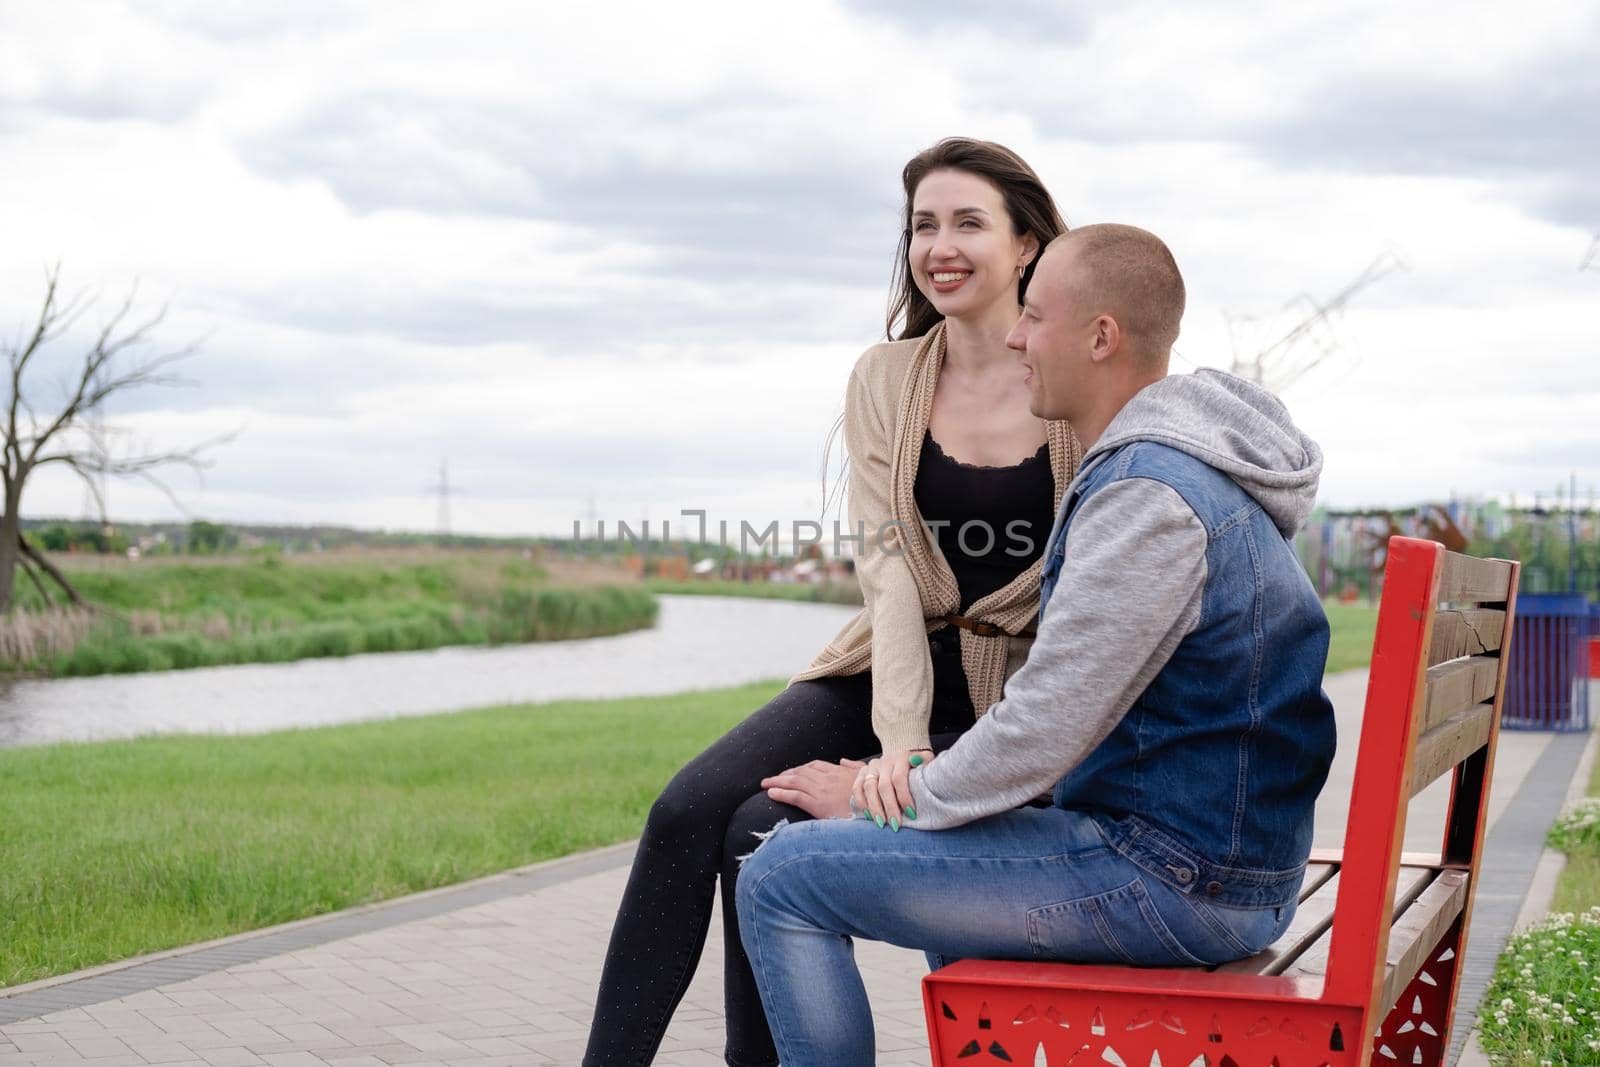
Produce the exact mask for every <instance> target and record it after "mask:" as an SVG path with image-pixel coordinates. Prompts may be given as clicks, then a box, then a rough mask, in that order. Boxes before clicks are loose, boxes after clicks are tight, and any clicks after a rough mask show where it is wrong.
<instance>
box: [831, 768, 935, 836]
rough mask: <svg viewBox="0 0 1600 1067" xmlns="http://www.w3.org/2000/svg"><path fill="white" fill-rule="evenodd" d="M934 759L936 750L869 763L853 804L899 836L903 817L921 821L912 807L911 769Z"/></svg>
mask: <svg viewBox="0 0 1600 1067" xmlns="http://www.w3.org/2000/svg"><path fill="white" fill-rule="evenodd" d="M932 759H933V750H932V749H927V748H922V749H916V750H914V751H908V750H905V749H901V750H899V751H897V752H885V753H884V754H883V755H882V756H880V757H878V758H877V759H874V760H870V761H868V763H867V765H866V766H865V767H862V768H861V770H860V771H858V772H857V774H856V781H855V785H854V786H853V787H852V788H851V791H850V799H851V802H852V803H853V804H854V805H855V807H856V809H857V810H860V811H864V812H866V813H867V814H869V815H871V816H872V821H873V822H875V823H877V824H878V825H879V826H885V825H887V826H888V827H889V829H891V830H894V831H895V832H897V833H898V832H899V830H900V818H901V816H902V815H903V816H904V817H905V818H907V819H913V820H914V819H915V818H916V817H917V810H916V809H915V808H913V807H912V806H911V785H910V776H911V768H912V767H918V766H922V765H924V764H926V763H928V762H930V761H931V760H932Z"/></svg>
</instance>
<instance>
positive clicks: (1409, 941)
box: [1378, 871, 1468, 1009]
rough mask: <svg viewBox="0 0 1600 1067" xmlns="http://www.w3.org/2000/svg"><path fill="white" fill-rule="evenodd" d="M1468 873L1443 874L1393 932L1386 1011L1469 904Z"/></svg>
mask: <svg viewBox="0 0 1600 1067" xmlns="http://www.w3.org/2000/svg"><path fill="white" fill-rule="evenodd" d="M1467 882H1468V878H1467V872H1466V871H1440V872H1439V877H1438V878H1436V879H1434V881H1433V883H1432V884H1431V885H1429V886H1428V888H1427V889H1425V890H1423V891H1422V895H1421V896H1419V897H1418V898H1417V900H1416V903H1414V904H1412V905H1411V906H1410V907H1409V908H1407V909H1406V911H1405V914H1404V915H1402V916H1401V917H1400V919H1399V921H1398V922H1396V923H1395V924H1394V926H1392V927H1390V929H1389V952H1388V957H1387V960H1386V961H1385V962H1386V963H1387V964H1388V970H1387V972H1386V973H1385V975H1384V979H1383V999H1382V1000H1381V1001H1379V1002H1378V1003H1379V1004H1380V1005H1381V1006H1382V1007H1383V1008H1385V1009H1387V1008H1389V1007H1391V1006H1393V1004H1394V1002H1395V1001H1396V1000H1398V999H1399V997H1400V994H1401V993H1402V992H1404V990H1405V988H1406V986H1408V985H1410V984H1411V979H1413V978H1415V977H1416V976H1417V972H1418V971H1419V970H1421V969H1422V965H1423V964H1424V963H1427V962H1428V953H1429V952H1431V951H1432V950H1433V947H1434V946H1435V945H1437V944H1438V943H1439V939H1440V938H1441V937H1443V936H1444V932H1445V931H1446V930H1448V929H1449V928H1450V924H1451V923H1453V922H1455V921H1456V916H1458V915H1460V914H1461V909H1462V908H1464V907H1465V906H1466V903H1467Z"/></svg>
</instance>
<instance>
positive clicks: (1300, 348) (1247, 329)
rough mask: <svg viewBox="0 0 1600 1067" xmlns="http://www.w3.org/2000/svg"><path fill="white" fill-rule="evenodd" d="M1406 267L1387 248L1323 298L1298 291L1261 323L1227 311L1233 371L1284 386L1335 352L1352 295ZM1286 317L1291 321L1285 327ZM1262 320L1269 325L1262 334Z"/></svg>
mask: <svg viewBox="0 0 1600 1067" xmlns="http://www.w3.org/2000/svg"><path fill="white" fill-rule="evenodd" d="M1405 269H1406V264H1405V261H1404V260H1403V259H1401V258H1400V255H1399V253H1397V252H1394V251H1386V252H1383V253H1382V254H1381V255H1379V256H1378V257H1377V258H1376V259H1374V260H1373V261H1372V262H1371V263H1369V264H1367V267H1366V269H1365V270H1363V271H1362V272H1361V273H1360V274H1358V275H1356V276H1355V277H1354V278H1352V279H1351V280H1350V281H1349V282H1348V283H1347V284H1346V285H1345V286H1344V288H1342V289H1340V290H1339V291H1338V292H1337V293H1335V294H1333V296H1331V297H1329V298H1328V299H1326V300H1317V299H1315V298H1314V297H1312V296H1311V295H1310V294H1308V293H1302V294H1300V295H1299V296H1297V297H1295V298H1294V299H1293V300H1291V301H1289V303H1288V304H1286V305H1284V308H1283V312H1282V313H1281V314H1280V315H1279V316H1278V317H1276V318H1275V319H1273V320H1269V321H1268V322H1267V323H1265V324H1264V323H1263V322H1261V321H1260V320H1257V319H1254V318H1250V317H1247V316H1242V315H1229V316H1228V317H1227V318H1228V331H1229V333H1230V334H1231V335H1232V339H1233V367H1232V370H1233V373H1235V374H1237V375H1239V376H1240V377H1242V378H1248V379H1250V380H1251V381H1253V382H1256V383H1258V384H1260V385H1265V386H1266V387H1267V388H1269V389H1271V390H1273V391H1274V392H1278V391H1281V390H1283V389H1287V388H1288V387H1289V386H1291V385H1293V384H1294V383H1295V382H1297V381H1299V380H1300V379H1301V378H1303V377H1305V376H1306V375H1307V374H1308V373H1310V372H1311V371H1312V370H1313V369H1314V368H1316V367H1317V366H1319V365H1321V364H1322V363H1324V362H1326V361H1327V360H1328V359H1329V358H1331V357H1332V356H1333V355H1334V354H1335V353H1336V352H1338V350H1339V339H1338V337H1337V336H1336V335H1335V333H1334V330H1333V323H1334V319H1335V318H1337V317H1338V316H1339V315H1340V314H1341V313H1342V312H1343V311H1344V309H1345V307H1346V306H1347V305H1348V304H1349V303H1350V302H1351V301H1352V300H1354V299H1355V297H1356V295H1357V294H1358V293H1360V292H1361V291H1362V290H1363V289H1365V288H1367V287H1368V286H1370V285H1373V284H1374V283H1376V282H1377V281H1378V280H1379V279H1381V278H1383V277H1385V276H1386V275H1389V274H1393V273H1394V272H1395V271H1399V270H1405ZM1285 321H1288V322H1289V323H1290V325H1288V326H1287V327H1284V326H1283V325H1282V324H1283V323H1284V322H1285ZM1263 326H1266V327H1267V332H1265V333H1264V334H1263ZM1247 334H1250V335H1253V339H1250V340H1247V339H1246V335H1247Z"/></svg>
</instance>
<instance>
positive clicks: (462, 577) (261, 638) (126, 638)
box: [0, 552, 657, 675]
mask: <svg viewBox="0 0 1600 1067" xmlns="http://www.w3.org/2000/svg"><path fill="white" fill-rule="evenodd" d="M70 575H71V578H72V580H73V582H74V584H75V585H76V586H77V587H78V589H79V591H80V592H82V593H83V595H84V596H85V597H86V598H88V599H89V600H90V601H91V602H93V603H94V604H96V605H99V606H101V607H103V608H107V609H110V611H111V612H113V613H115V614H114V616H111V617H103V618H102V617H90V616H87V615H85V614H83V613H78V614H76V615H75V616H66V617H64V616H61V615H59V614H56V615H52V614H44V613H38V612H39V609H40V608H42V605H41V604H40V603H39V602H38V595H37V593H36V592H35V591H34V590H33V589H32V587H31V586H28V587H26V588H21V591H20V593H21V595H20V596H19V601H20V603H19V607H20V608H21V611H20V612H19V613H18V614H17V615H14V616H12V617H11V618H9V619H6V620H4V627H3V629H4V634H3V635H0V637H3V638H4V639H3V640H0V670H5V671H9V672H12V673H36V674H49V675H89V674H116V673H125V672H130V671H149V670H166V669H169V668H183V667H201V666H210V665H213V664H220V663H271V662H282V661H285V660H295V659H307V658H313V657H323V656H345V655H351V654H353V653H358V652H397V651H406V650H413V649H423V648H437V647H439V646H442V645H485V644H508V643H516V642H523V641H545V640H559V639H565V638H576V637H598V636H604V635H607V634H616V633H622V632H625V631H628V630H634V629H639V628H641V627H645V626H649V625H651V624H652V623H653V622H654V621H655V617H656V610H657V606H656V602H655V598H654V597H653V596H652V595H651V594H650V593H649V591H647V590H646V589H644V588H643V587H641V586H639V585H637V584H616V585H608V584H599V582H600V581H603V579H604V576H602V578H601V579H598V580H597V579H596V578H595V576H593V575H586V576H584V577H583V578H582V579H581V580H576V581H568V580H563V578H562V577H561V576H558V577H557V578H556V579H555V580H552V576H551V575H550V573H549V572H548V571H547V570H546V569H545V568H544V567H542V566H540V565H539V564H537V563H535V562H533V561H531V560H525V559H523V558H521V557H520V556H517V555H515V554H510V553H495V552H454V553H451V552H441V553H411V554H405V553H395V554H389V555H385V554H384V553H367V554H359V555H353V556H349V557H337V558H332V559H317V558H307V559H293V560H284V559H280V558H278V557H275V556H268V557H261V558H254V559H238V558H234V559H232V560H217V561H212V562H170V561H159V562H157V561H145V562H140V563H122V564H121V565H104V564H102V565H98V566H89V565H85V566H81V567H79V568H75V569H73V570H72V571H71V572H70ZM610 577H612V578H613V579H614V580H615V581H617V582H618V583H623V582H625V581H626V580H625V579H624V578H623V577H622V576H621V575H613V576H610ZM30 611H31V612H34V614H30Z"/></svg>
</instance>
